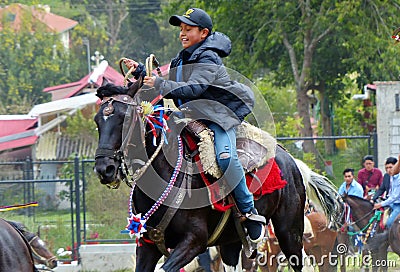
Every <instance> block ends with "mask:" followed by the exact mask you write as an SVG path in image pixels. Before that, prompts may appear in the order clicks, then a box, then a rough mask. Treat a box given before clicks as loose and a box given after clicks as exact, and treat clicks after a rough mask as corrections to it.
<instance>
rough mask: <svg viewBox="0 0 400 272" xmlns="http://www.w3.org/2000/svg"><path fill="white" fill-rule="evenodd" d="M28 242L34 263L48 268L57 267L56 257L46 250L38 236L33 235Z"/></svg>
mask: <svg viewBox="0 0 400 272" xmlns="http://www.w3.org/2000/svg"><path fill="white" fill-rule="evenodd" d="M31 234H33V233H31ZM28 242H29V245H30V246H31V249H32V255H33V259H34V260H35V262H36V263H38V264H44V265H46V266H47V267H49V268H55V267H57V261H58V260H57V257H56V256H54V255H53V253H51V252H50V251H49V250H48V249H47V247H46V244H45V242H43V240H42V239H40V237H39V236H37V235H35V234H33V235H32V237H31V238H30V239H28Z"/></svg>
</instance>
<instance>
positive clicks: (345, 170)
mask: <svg viewBox="0 0 400 272" xmlns="http://www.w3.org/2000/svg"><path fill="white" fill-rule="evenodd" d="M348 172H351V174H352V175H353V176H354V169H353V168H346V169H344V171H343V176H344V175H345V174H346V173H348Z"/></svg>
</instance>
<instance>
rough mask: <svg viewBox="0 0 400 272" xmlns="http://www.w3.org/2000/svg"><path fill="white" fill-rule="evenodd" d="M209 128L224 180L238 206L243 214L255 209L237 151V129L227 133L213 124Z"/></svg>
mask: <svg viewBox="0 0 400 272" xmlns="http://www.w3.org/2000/svg"><path fill="white" fill-rule="evenodd" d="M209 128H210V129H211V130H212V131H213V132H214V145H215V153H216V156H217V162H218V165H219V167H220V168H221V170H222V171H223V172H224V178H225V180H226V181H227V182H228V185H229V186H230V187H231V189H232V188H233V195H234V197H235V200H236V204H237V206H238V208H239V210H240V211H241V212H242V213H247V212H250V211H251V210H252V209H253V208H254V202H253V194H252V193H250V191H249V189H248V188H247V185H246V178H245V176H244V171H243V167H242V164H241V163H240V161H239V157H238V154H237V151H236V133H235V128H231V129H229V130H227V131H225V130H224V129H223V128H221V127H220V126H219V125H217V124H215V123H212V124H211V125H209Z"/></svg>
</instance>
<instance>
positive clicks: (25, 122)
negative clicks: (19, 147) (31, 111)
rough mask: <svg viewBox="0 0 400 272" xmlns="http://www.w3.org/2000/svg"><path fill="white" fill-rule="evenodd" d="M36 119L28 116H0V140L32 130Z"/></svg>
mask: <svg viewBox="0 0 400 272" xmlns="http://www.w3.org/2000/svg"><path fill="white" fill-rule="evenodd" d="M36 124H37V118H31V117H29V116H28V115H0V127H1V129H0V138H1V137H4V136H8V135H12V134H16V133H20V132H24V131H27V130H29V129H32V128H34V127H35V126H36Z"/></svg>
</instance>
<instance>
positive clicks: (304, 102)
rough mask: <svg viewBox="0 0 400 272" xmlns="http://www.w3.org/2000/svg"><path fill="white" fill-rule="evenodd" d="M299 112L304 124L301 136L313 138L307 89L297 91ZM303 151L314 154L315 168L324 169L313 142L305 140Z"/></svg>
mask: <svg viewBox="0 0 400 272" xmlns="http://www.w3.org/2000/svg"><path fill="white" fill-rule="evenodd" d="M297 111H298V112H299V116H300V117H301V118H302V123H303V127H302V128H301V136H302V137H313V130H312V127H311V120H310V104H309V101H308V97H307V90H306V88H301V89H300V90H299V89H298V90H297ZM303 151H304V152H306V153H313V154H314V156H315V159H316V165H315V167H316V168H318V169H322V167H323V166H322V165H321V163H320V159H319V158H320V155H319V153H318V150H317V148H316V147H315V144H314V141H313V140H304V142H303Z"/></svg>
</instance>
